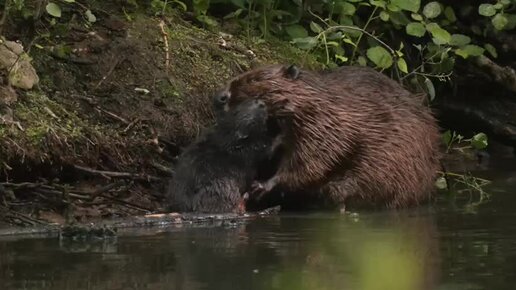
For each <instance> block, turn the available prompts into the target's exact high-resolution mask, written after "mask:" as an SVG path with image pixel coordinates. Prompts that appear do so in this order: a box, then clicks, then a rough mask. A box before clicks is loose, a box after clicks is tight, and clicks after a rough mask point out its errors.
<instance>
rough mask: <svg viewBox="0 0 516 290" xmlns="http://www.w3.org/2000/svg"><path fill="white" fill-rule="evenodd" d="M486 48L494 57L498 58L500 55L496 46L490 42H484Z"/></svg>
mask: <svg viewBox="0 0 516 290" xmlns="http://www.w3.org/2000/svg"><path fill="white" fill-rule="evenodd" d="M484 48H485V49H486V50H487V52H489V54H490V55H491V56H492V57H494V58H497V57H498V53H497V52H496V48H495V47H494V46H493V45H491V44H489V43H486V44H484Z"/></svg>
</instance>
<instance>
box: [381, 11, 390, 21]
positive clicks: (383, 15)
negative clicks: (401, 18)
mask: <svg viewBox="0 0 516 290" xmlns="http://www.w3.org/2000/svg"><path fill="white" fill-rule="evenodd" d="M380 19H381V20H382V21H389V13H387V12H385V11H382V12H380Z"/></svg>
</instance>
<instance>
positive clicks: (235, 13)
mask: <svg viewBox="0 0 516 290" xmlns="http://www.w3.org/2000/svg"><path fill="white" fill-rule="evenodd" d="M183 4H184V3H183ZM184 11H186V10H184ZM242 12H244V9H242V8H239V9H237V10H235V11H233V12H231V13H229V14H228V15H226V16H224V19H231V18H235V17H238V16H240V14H242ZM285 29H286V28H285Z"/></svg>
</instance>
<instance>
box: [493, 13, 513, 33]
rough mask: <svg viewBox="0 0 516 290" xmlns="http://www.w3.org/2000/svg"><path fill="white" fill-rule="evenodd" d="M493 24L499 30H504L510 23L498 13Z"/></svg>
mask: <svg viewBox="0 0 516 290" xmlns="http://www.w3.org/2000/svg"><path fill="white" fill-rule="evenodd" d="M491 23H492V24H493V26H494V28H496V29H497V30H502V29H503V28H504V27H505V25H507V23H509V20H508V19H507V17H505V16H504V15H503V14H501V13H498V14H496V16H495V17H493V18H492V19H491Z"/></svg>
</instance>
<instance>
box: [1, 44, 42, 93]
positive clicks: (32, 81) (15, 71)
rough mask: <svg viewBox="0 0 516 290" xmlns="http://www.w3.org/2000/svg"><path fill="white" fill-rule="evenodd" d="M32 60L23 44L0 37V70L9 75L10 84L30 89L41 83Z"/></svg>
mask: <svg viewBox="0 0 516 290" xmlns="http://www.w3.org/2000/svg"><path fill="white" fill-rule="evenodd" d="M30 60H31V59H30V58H29V57H28V56H27V54H25V53H24V52H23V46H22V45H21V44H19V43H16V42H14V41H7V40H5V39H3V38H0V71H1V72H3V73H4V74H5V75H8V79H9V84H11V85H12V86H15V87H18V88H21V89H26V90H29V89H32V87H33V86H34V85H36V84H37V83H39V77H38V75H37V73H36V70H35V69H34V67H32V65H31V64H30Z"/></svg>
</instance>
